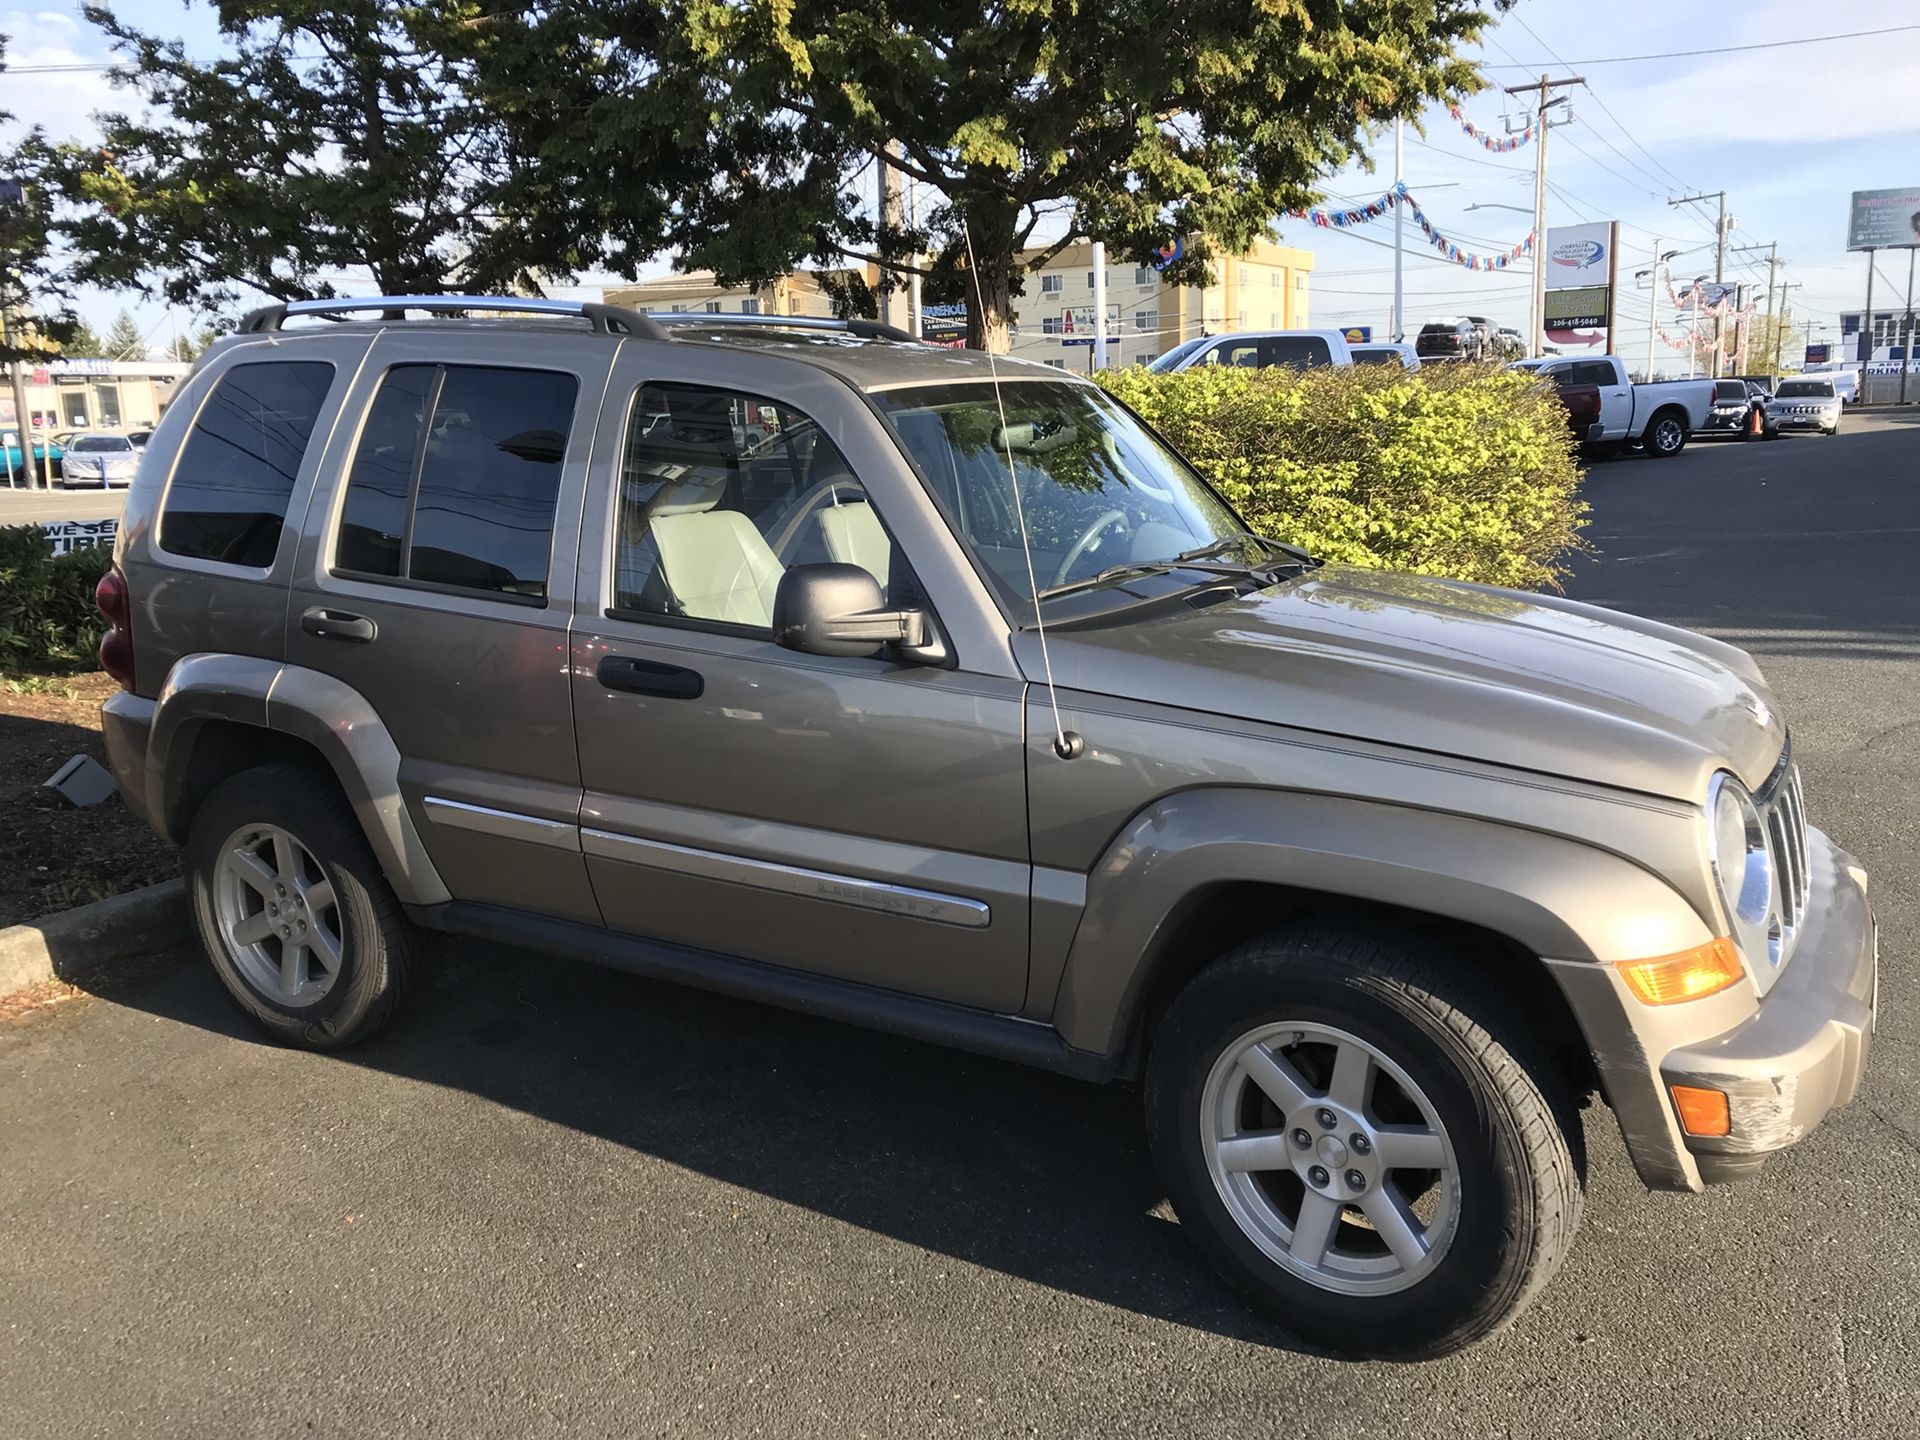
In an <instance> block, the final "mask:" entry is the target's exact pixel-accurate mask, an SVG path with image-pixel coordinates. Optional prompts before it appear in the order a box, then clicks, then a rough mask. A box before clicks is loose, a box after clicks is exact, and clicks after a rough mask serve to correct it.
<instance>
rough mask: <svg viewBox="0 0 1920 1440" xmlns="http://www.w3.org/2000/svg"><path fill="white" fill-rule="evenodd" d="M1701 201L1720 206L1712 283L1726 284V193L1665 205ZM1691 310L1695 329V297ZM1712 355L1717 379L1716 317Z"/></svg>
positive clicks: (1686, 197)
mask: <svg viewBox="0 0 1920 1440" xmlns="http://www.w3.org/2000/svg"><path fill="white" fill-rule="evenodd" d="M1702 200H1716V201H1718V202H1719V204H1720V218H1719V219H1718V220H1716V221H1715V222H1714V227H1713V239H1714V244H1713V283H1714V284H1715V285H1716V286H1718V285H1722V284H1724V283H1726V278H1727V192H1726V191H1724V190H1711V191H1706V192H1704V193H1702V194H1699V195H1682V196H1681V197H1680V198H1679V199H1678V200H1669V201H1667V204H1668V205H1670V206H1672V205H1693V204H1697V203H1698V202H1700V201H1702ZM1693 308H1694V327H1695V328H1696V329H1697V328H1699V324H1700V315H1699V310H1700V301H1699V299H1698V298H1697V297H1696V298H1695V300H1694V303H1693ZM1713 353H1714V357H1715V363H1714V370H1713V373H1714V375H1715V377H1716V378H1718V376H1719V374H1720V366H1719V355H1720V317H1719V316H1717V315H1716V316H1714V320H1713Z"/></svg>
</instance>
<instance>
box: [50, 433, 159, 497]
mask: <svg viewBox="0 0 1920 1440" xmlns="http://www.w3.org/2000/svg"><path fill="white" fill-rule="evenodd" d="M139 464H140V452H139V451H138V450H136V449H134V448H133V442H132V441H131V440H129V439H128V438H127V437H126V436H124V435H110V434H107V433H105V432H89V433H83V434H79V435H75V436H74V437H73V443H72V444H71V445H69V446H68V447H67V451H66V459H65V462H64V468H63V469H62V472H61V478H60V483H61V484H62V485H65V486H68V487H69V488H71V487H72V486H75V485H98V486H99V487H100V488H101V489H102V490H105V489H108V488H109V487H111V486H114V485H131V484H132V483H133V472H134V470H135V469H136V468H137V467H138V466H139Z"/></svg>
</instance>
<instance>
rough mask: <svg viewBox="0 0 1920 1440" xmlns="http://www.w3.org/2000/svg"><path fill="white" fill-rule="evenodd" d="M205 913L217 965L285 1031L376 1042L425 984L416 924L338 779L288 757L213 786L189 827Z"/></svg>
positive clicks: (286, 1038) (200, 909) (263, 1020)
mask: <svg viewBox="0 0 1920 1440" xmlns="http://www.w3.org/2000/svg"><path fill="white" fill-rule="evenodd" d="M187 870H188V876H189V879H190V884H191V886H192V891H193V912H194V921H195V923H196V924H197V925H198V926H199V929H200V938H201V942H202V943H203V944H204V945H205V946H206V950H207V956H208V958H209V959H210V960H211V961H212V963H213V969H214V973H215V974H216V975H217V976H219V978H220V982H221V984H222V985H224V986H225V987H226V989H227V993H228V994H229V995H231V996H232V997H233V999H234V1001H235V1003H237V1004H238V1005H239V1006H240V1008H241V1010H243V1011H244V1012H245V1013H246V1015H247V1017H248V1018H249V1019H250V1020H252V1021H253V1022H254V1024H256V1025H258V1026H259V1027H260V1028H261V1029H262V1030H264V1031H265V1032H266V1033H267V1034H268V1035H270V1036H272V1037H273V1038H274V1039H276V1040H278V1041H280V1042H282V1043H283V1044H287V1045H296V1046H299V1047H301V1048H303V1049H308V1050H334V1049H338V1048H340V1047H341V1046H343V1045H351V1044H352V1043H353V1042H355V1041H356V1040H362V1039H365V1038H366V1037H367V1036H369V1035H371V1034H373V1033H374V1032H375V1031H376V1030H378V1029H380V1028H381V1026H383V1025H385V1024H386V1023H387V1021H388V1020H389V1019H390V1018H392V1016H393V1015H394V1013H395V1012H396V1011H397V1010H399V1009H400V1008H401V1007H402V1006H403V1004H404V1003H405V1001H406V999H407V997H408V995H409V994H410V992H411V991H412V990H413V989H414V988H415V984H416V979H417V974H416V972H417V970H418V966H419V958H418V945H417V939H416V936H415V935H414V932H413V927H412V926H411V924H410V923H409V922H408V920H407V918H406V915H405V913H404V912H403V911H402V910H401V908H400V902H399V900H398V899H397V898H396V897H395V896H394V894H393V891H392V890H391V889H390V888H389V887H388V885H387V882H386V879H385V877H384V876H383V875H382V873H381V870H380V863H379V861H378V860H377V859H375V858H374V855H373V852H372V850H370V849H369V848H368V846H367V842H366V838H365V836H364V835H363V834H362V832H361V830H360V826H359V822H358V821H357V820H356V819H355V818H354V814H353V810H352V808H351V807H350V806H349V805H348V804H347V801H346V797H345V796H344V795H342V794H341V793H340V787H339V786H338V785H336V784H335V783H334V780H333V777H332V776H331V775H329V774H326V773H325V772H324V771H321V770H320V769H318V768H316V767H310V766H306V765H299V764H289V763H278V764H272V765H263V766H260V767H259V768H257V769H253V770H246V771H243V772H241V773H240V774H238V775H235V776H233V777H232V778H230V779H228V780H226V781H225V782H223V783H222V784H221V785H219V786H218V787H217V788H216V789H215V790H214V791H213V793H212V794H211V795H209V796H208V797H207V799H206V801H205V803H204V804H203V805H201V807H200V810H199V813H197V814H196V815H195V816H194V819H193V826H192V829H191V831H190V832H189V834H188V837H187Z"/></svg>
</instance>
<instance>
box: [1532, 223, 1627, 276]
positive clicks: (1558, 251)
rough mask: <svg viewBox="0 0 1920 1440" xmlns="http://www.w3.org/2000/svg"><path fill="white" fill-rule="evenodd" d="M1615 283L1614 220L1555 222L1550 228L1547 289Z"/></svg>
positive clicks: (1548, 232) (1548, 234)
mask: <svg viewBox="0 0 1920 1440" xmlns="http://www.w3.org/2000/svg"><path fill="white" fill-rule="evenodd" d="M1612 282H1613V223H1612V222H1611V221H1609V220H1601V221H1597V222H1596V223H1594V224H1592V225H1555V226H1553V227H1552V228H1551V229H1549V230H1548V231H1547V289H1549V290H1571V289H1573V288H1575V287H1576V286H1586V285H1609V284H1611V283H1612Z"/></svg>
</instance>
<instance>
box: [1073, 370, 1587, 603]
mask: <svg viewBox="0 0 1920 1440" xmlns="http://www.w3.org/2000/svg"><path fill="white" fill-rule="evenodd" d="M1101 382H1102V384H1104V385H1105V386H1106V388H1107V389H1108V390H1110V391H1112V392H1113V394H1115V395H1117V396H1118V397H1119V398H1120V399H1122V400H1124V401H1125V402H1126V403H1127V404H1128V405H1131V406H1132V407H1133V408H1134V409H1135V410H1137V411H1138V412H1139V413H1140V414H1141V415H1142V416H1143V417H1145V419H1146V420H1147V422H1148V423H1149V424H1151V425H1152V426H1153V427H1154V428H1155V429H1157V430H1158V431H1160V433H1161V434H1163V435H1165V436H1166V437H1167V438H1168V439H1169V440H1171V441H1172V442H1173V444H1174V446H1175V447H1176V448H1177V449H1179V450H1180V451H1181V452H1182V453H1183V454H1184V455H1185V456H1186V457H1187V458H1188V459H1189V460H1190V461H1192V462H1193V464H1194V465H1195V466H1196V467H1197V468H1198V469H1199V470H1200V471H1201V473H1203V474H1204V475H1206V477H1207V478H1208V479H1209V480H1211V481H1212V482H1213V483H1214V484H1215V485H1216V486H1218V487H1219V489H1220V491H1221V492H1222V493H1223V494H1224V495H1225V496H1226V497H1227V498H1228V499H1229V500H1231V501H1232V502H1233V504H1234V506H1235V508H1236V509H1238V510H1239V511H1240V513H1241V515H1242V516H1243V517H1245V519H1246V521H1247V523H1248V524H1249V525H1251V526H1252V527H1253V529H1254V530H1256V531H1258V532H1259V533H1260V534H1263V535H1269V536H1272V537H1273V538H1274V539H1277V540H1286V541H1288V542H1290V543H1292V544H1296V545H1299V546H1300V547H1301V548H1303V549H1305V550H1308V551H1311V552H1312V553H1313V554H1314V555H1315V556H1317V557H1319V558H1321V559H1324V560H1338V561H1345V562H1347V563H1350V564H1354V565H1363V566H1368V567H1370V568H1375V569H1393V570H1409V571H1415V572H1418V573H1421V574H1427V575H1444V576H1448V577H1451V578H1453V579H1457V580H1474V581H1479V582H1481V583H1483V584H1488V585H1508V586H1513V587H1516V588H1522V589H1537V588H1539V587H1541V586H1549V585H1557V584H1558V582H1559V580H1560V577H1561V576H1562V575H1564V574H1565V573H1566V563H1565V562H1566V560H1567V558H1568V557H1569V556H1570V555H1572V554H1573V553H1574V552H1576V551H1578V550H1580V549H1582V548H1584V547H1583V544H1582V542H1581V540H1580V529H1581V527H1582V526H1583V525H1585V524H1586V513H1587V507H1586V506H1585V504H1583V503H1582V502H1581V501H1580V499H1579V496H1578V489H1579V482H1580V469H1579V466H1578V465H1577V464H1576V463H1575V460H1574V445H1573V441H1572V439H1571V437H1570V435H1569V433H1568V430H1567V417H1566V412H1565V411H1564V410H1563V409H1562V408H1561V405H1560V402H1559V401H1558V400H1557V399H1556V398H1555V397H1554V395H1553V392H1552V391H1551V390H1549V389H1547V388H1546V387H1545V386H1544V385H1542V384H1540V383H1539V382H1538V381H1535V380H1533V379H1531V378H1529V377H1528V376H1526V375H1524V374H1522V373H1520V372H1518V371H1512V370H1507V369H1504V368H1502V367H1500V366H1495V365H1470V364H1463V363H1452V362H1449V363H1446V364H1439V365H1429V366H1426V367H1425V368H1423V369H1421V370H1419V371H1417V372H1414V373H1411V374H1410V373H1408V372H1406V371H1404V370H1401V369H1399V368H1398V367H1389V366H1375V365H1355V366H1350V367H1340V368H1325V369H1314V370H1305V371H1296V370H1286V369H1265V370H1253V369H1238V368H1234V367H1228V366H1219V365H1208V366H1199V367H1196V368H1194V369H1192V370H1183V371H1179V372H1177V373H1175V374H1171V375H1156V374H1153V373H1151V372H1150V371H1147V370H1145V369H1142V368H1139V367H1135V368H1133V369H1129V370H1115V371H1109V372H1107V373H1105V374H1104V375H1102V376H1101Z"/></svg>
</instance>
